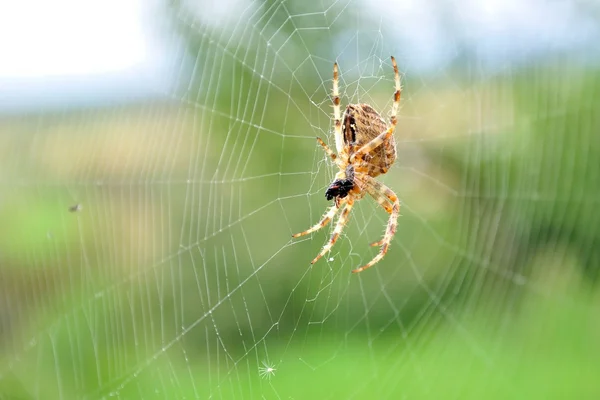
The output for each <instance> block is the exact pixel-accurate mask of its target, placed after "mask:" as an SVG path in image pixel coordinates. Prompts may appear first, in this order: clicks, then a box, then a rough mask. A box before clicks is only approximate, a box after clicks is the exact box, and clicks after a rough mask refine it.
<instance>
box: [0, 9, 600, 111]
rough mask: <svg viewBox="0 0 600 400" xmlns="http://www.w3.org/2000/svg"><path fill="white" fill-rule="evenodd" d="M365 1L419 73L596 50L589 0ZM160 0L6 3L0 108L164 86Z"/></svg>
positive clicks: (222, 12) (0, 26)
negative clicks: (455, 62) (454, 63)
mask: <svg viewBox="0 0 600 400" xmlns="http://www.w3.org/2000/svg"><path fill="white" fill-rule="evenodd" d="M357 1H360V0H357ZM363 1H364V2H365V4H366V10H367V11H368V12H370V13H371V14H372V15H373V16H374V17H375V18H376V19H380V24H381V25H385V26H386V30H388V32H392V33H393V34H394V36H396V35H397V37H398V41H399V43H401V46H402V49H403V51H402V53H403V56H405V58H406V59H408V60H409V61H408V62H409V63H410V65H408V67H410V68H418V69H419V70H421V71H422V70H428V69H429V70H436V69H440V68H443V65H444V64H445V63H447V62H449V61H450V60H452V59H455V58H456V57H457V54H458V53H459V52H462V53H465V54H467V55H472V56H475V57H477V58H479V59H481V60H483V61H484V62H488V63H489V64H490V65H493V63H494V62H495V61H496V60H498V59H499V58H500V59H502V60H504V61H506V60H507V57H509V56H510V57H512V59H513V60H517V61H518V60H522V59H527V58H528V57H529V58H532V57H540V56H541V57H543V56H544V55H546V54H548V53H550V52H557V51H560V52H562V51H582V52H589V53H594V54H595V56H596V57H597V56H598V54H599V50H598V49H599V47H598V45H597V43H598V42H599V41H600V28H599V24H598V20H597V19H596V18H597V15H596V16H594V15H587V14H586V9H585V7H582V4H583V5H584V6H585V5H586V4H591V3H586V2H585V1H584V2H583V3H576V2H567V1H559V2H557V1H545V0H526V1H519V0H486V1H478V0H463V1H447V0H403V1H395V0H363ZM248 2H249V0H222V1H220V2H218V4H219V7H206V2H202V1H200V2H187V3H188V4H195V7H194V8H195V9H196V10H199V11H197V16H198V18H199V19H201V20H202V21H207V22H210V21H213V22H214V21H215V20H219V21H220V20H221V19H222V18H224V17H227V16H231V17H232V18H236V17H237V16H238V14H236V13H231V12H230V10H229V9H240V7H244V3H248ZM198 4H201V5H202V6H201V7H198ZM157 5H158V1H156V2H148V1H144V0H100V1H99V0H95V1H94V0H53V1H46V0H19V1H4V2H0V50H1V52H0V54H1V57H2V60H1V62H0V112H2V111H7V110H9V111H10V110H15V109H23V108H25V109H27V108H32V107H33V108H39V107H42V108H51V107H53V106H58V107H60V108H63V107H64V106H65V105H66V104H71V105H74V104H79V105H81V104H85V103H89V102H91V103H98V102H110V101H122V100H124V98H129V99H131V98H135V97H145V96H149V95H151V94H152V93H159V92H161V89H162V88H164V87H166V86H167V85H168V84H169V82H167V80H168V79H169V77H170V76H172V75H173V74H171V73H170V70H169V68H168V65H173V63H172V61H171V64H170V63H169V60H173V59H174V57H175V55H174V53H173V52H174V51H175V50H176V49H173V47H175V48H176V47H177V46H173V45H171V46H167V45H165V43H164V40H161V37H160V36H159V34H158V32H157V29H156V27H157V26H159V25H160V23H161V21H156V19H157V17H159V18H160V16H161V15H162V14H161V12H156V10H157V9H156V6H157ZM153 7H154V8H153ZM190 9H191V12H192V13H194V9H193V8H191V6H190ZM382 10H385V12H382ZM153 11H154V12H153ZM161 11H162V13H164V9H163V10H161ZM210 12H213V13H214V14H215V15H211V14H210ZM163 16H164V15H163ZM162 22H164V21H162ZM449 31H450V32H452V34H451V35H449V34H448V32H449ZM407 55H410V56H409V57H407Z"/></svg>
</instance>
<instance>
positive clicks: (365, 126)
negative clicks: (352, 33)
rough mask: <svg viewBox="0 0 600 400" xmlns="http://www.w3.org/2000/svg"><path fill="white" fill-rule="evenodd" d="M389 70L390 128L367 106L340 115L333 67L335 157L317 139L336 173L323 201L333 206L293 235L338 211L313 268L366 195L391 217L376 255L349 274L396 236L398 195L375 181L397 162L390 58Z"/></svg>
mask: <svg viewBox="0 0 600 400" xmlns="http://www.w3.org/2000/svg"><path fill="white" fill-rule="evenodd" d="M392 66H393V67H394V83H395V89H396V90H395V92H394V103H393V105H392V112H391V116H390V124H389V126H388V125H387V124H386V122H385V120H384V119H383V118H382V117H381V115H379V113H378V112H377V111H375V109H373V107H371V106H370V105H368V104H349V105H348V106H347V107H346V109H345V110H344V114H343V115H340V114H341V110H340V96H339V89H338V65H337V63H335V64H333V114H334V119H335V123H334V132H335V146H336V149H337V154H335V153H334V152H333V151H332V150H331V149H330V148H329V147H328V146H327V145H326V144H325V142H323V140H321V139H320V138H317V141H318V142H319V144H320V145H321V146H322V147H323V150H325V153H327V155H329V156H330V157H331V159H332V160H333V161H334V162H335V164H336V165H337V166H338V168H339V169H340V171H339V172H338V173H337V174H336V176H335V179H334V180H333V182H332V183H331V184H330V185H329V187H328V188H327V190H326V191H325V197H326V198H327V200H334V204H333V206H331V208H329V210H328V211H327V212H326V213H325V215H324V216H323V218H322V219H321V221H320V222H319V223H317V224H316V225H314V226H313V227H311V228H309V229H307V230H306V231H304V232H300V233H297V234H295V235H292V236H293V237H299V236H303V235H307V234H309V233H312V232H314V231H316V230H319V229H321V228H323V227H324V226H325V225H327V224H328V223H329V221H331V219H332V218H333V217H334V215H335V214H336V213H337V212H338V211H339V210H340V209H342V213H341V215H340V218H339V219H338V222H337V224H336V226H335V229H334V230H333V234H332V235H331V238H330V239H329V241H328V242H327V243H326V244H325V246H323V248H322V249H321V252H320V253H319V254H318V255H317V257H315V259H314V260H312V262H311V264H314V263H315V262H317V260H318V259H319V258H321V257H322V256H323V255H324V254H325V253H327V252H328V251H329V250H331V248H332V247H333V245H334V244H335V242H336V241H337V239H338V237H339V236H340V233H341V232H342V229H343V228H344V226H345V225H346V223H347V222H348V217H349V215H350V211H351V210H352V206H353V205H354V202H355V201H357V200H360V199H361V198H362V197H363V196H364V195H365V193H368V194H369V195H371V197H373V198H374V199H375V200H376V201H377V202H378V203H379V205H381V207H383V208H384V209H385V211H387V212H388V213H389V214H390V218H389V220H388V225H387V229H386V231H385V235H384V236H383V239H381V240H380V241H378V242H375V243H373V244H372V245H373V246H381V249H380V250H379V253H378V254H377V255H376V256H375V258H373V259H372V260H371V261H369V262H368V263H367V264H366V265H364V266H362V267H360V268H357V269H355V270H353V271H352V272H360V271H363V270H365V269H367V268H369V267H371V266H373V265H374V264H375V263H377V262H378V261H379V260H381V259H382V258H383V256H384V255H385V253H386V252H387V250H388V247H389V245H390V242H391V240H392V238H393V237H394V234H395V233H396V224H397V220H398V216H399V215H400V202H399V201H398V197H397V196H396V194H395V193H394V192H393V191H392V190H391V189H389V188H388V187H387V186H385V185H383V184H382V183H380V182H378V181H376V180H375V179H374V178H375V177H376V176H378V175H381V174H385V173H386V172H387V171H388V170H389V169H390V167H391V166H392V164H393V163H394V161H395V160H396V141H395V140H394V130H395V128H396V122H397V119H396V114H397V113H398V105H399V104H400V93H401V87H400V74H399V73H398V66H397V65H396V60H395V59H394V57H392Z"/></svg>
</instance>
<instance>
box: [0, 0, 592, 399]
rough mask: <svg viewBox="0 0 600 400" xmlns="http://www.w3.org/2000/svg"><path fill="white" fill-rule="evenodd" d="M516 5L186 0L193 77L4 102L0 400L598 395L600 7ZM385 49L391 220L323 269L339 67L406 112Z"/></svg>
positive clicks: (370, 219)
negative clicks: (394, 208) (41, 103)
mask: <svg viewBox="0 0 600 400" xmlns="http://www.w3.org/2000/svg"><path fill="white" fill-rule="evenodd" d="M490 4H491V5H490ZM495 4H496V3H488V7H487V8H485V7H483V6H480V5H478V4H475V2H463V3H460V4H459V3H452V2H437V1H429V2H418V3H417V2H403V4H402V5H395V4H394V3H392V2H384V1H383V0H370V1H356V0H347V1H335V2H311V1H309V2H299V1H298V2H292V1H263V2H256V1H246V2H244V1H241V0H238V1H233V0H231V1H229V2H222V3H220V4H219V5H218V6H213V7H216V8H212V9H209V8H208V6H207V4H196V3H194V2H191V1H184V2H170V3H168V5H165V7H164V9H161V11H160V12H157V15H156V21H158V24H157V25H160V27H161V29H162V32H163V33H164V37H165V38H166V41H167V42H168V43H169V48H170V49H171V50H172V54H171V60H172V64H171V69H170V71H171V76H170V77H171V81H170V82H172V85H171V86H169V87H168V88H166V89H160V90H157V93H156V96H154V97H153V98H151V99H147V100H145V101H137V102H134V103H129V104H119V105H118V106H108V107H104V108H99V107H87V108H83V109H73V108H65V109H64V110H61V111H60V112H56V111H55V112H43V111H42V112H39V113H34V114H33V115H32V114H27V115H20V114H19V115H12V116H5V117H3V118H2V120H1V121H2V126H3V127H4V128H5V129H6V131H7V132H8V134H7V135H3V137H0V141H2V142H3V143H2V145H0V155H1V160H2V161H1V162H2V168H1V170H0V182H1V184H2V188H3V190H2V195H1V197H0V202H1V204H2V208H1V211H0V212H1V215H0V221H2V226H3V227H4V229H2V231H0V243H1V247H0V248H2V252H1V254H0V262H1V268H2V269H1V270H0V273H1V276H2V279H1V282H2V283H1V285H2V293H3V295H2V296H0V298H1V299H2V300H1V301H2V305H3V307H2V309H3V310H4V312H3V314H2V325H1V326H2V330H1V331H0V333H1V334H2V336H1V337H2V347H3V350H4V351H3V354H4V355H3V357H2V362H1V364H0V365H1V367H2V368H1V369H0V382H2V385H1V386H0V398H11V399H12V398H57V399H70V398H107V397H119V398H160V399H164V398H226V399H230V398H298V399H302V398H311V397H312V398H349V397H355V398H483V397H485V398H549V397H551V396H554V395H557V394H559V395H561V394H564V395H567V394H568V395H571V396H572V397H579V398H594V397H596V396H598V394H600V388H599V387H598V385H597V384H596V383H595V380H596V378H595V377H596V376H597V373H598V368H597V359H598V356H599V355H600V345H599V344H598V342H597V340H596V338H597V337H598V335H599V334H600V326H599V325H598V324H597V322H596V320H595V319H594V318H593V316H595V315H597V313H598V312H599V311H600V298H599V296H598V291H597V289H596V284H597V279H598V265H599V262H600V253H599V251H598V249H600V242H599V234H598V226H600V220H599V217H598V212H597V208H598V205H599V204H600V193H599V191H598V182H600V176H599V170H598V168H597V164H596V160H597V159H598V157H600V140H599V139H598V135H597V132H598V129H599V128H600V120H599V117H598V113H597V109H598V106H599V104H598V96H599V90H600V89H599V88H600V79H599V78H600V74H599V73H598V68H597V61H598V55H599V54H598V52H597V50H593V49H596V47H597V46H596V47H595V44H596V43H597V40H598V37H599V32H598V29H597V20H598V15H599V14H598V13H597V9H595V8H594V7H593V6H591V5H588V4H587V3H585V2H582V3H569V2H563V3H561V4H555V3H549V2H548V3H546V2H543V1H531V2H529V3H521V2H519V3H516V2H515V3H514V4H513V3H512V2H508V3H504V6H501V5H495ZM594 51H595V53H594ZM390 55H394V56H395V57H396V59H397V60H398V62H399V66H400V69H401V71H402V72H403V77H402V79H403V88H404V90H403V94H402V100H401V108H400V112H399V122H398V127H397V130H396V133H395V136H396V139H397V141H398V153H399V157H398V161H397V163H396V165H395V166H394V167H393V168H392V169H391V170H390V171H389V172H388V173H387V174H386V175H384V176H382V177H380V178H378V179H380V180H381V181H383V182H384V183H385V184H386V185H388V186H389V187H391V188H392V189H393V190H394V191H395V192H396V193H397V194H398V196H399V198H400V199H401V204H402V207H401V214H402V215H401V217H400V219H399V224H398V231H397V234H396V236H395V237H394V239H393V241H392V244H391V247H390V250H389V252H388V254H387V255H386V257H385V258H384V259H383V260H382V261H381V262H380V263H378V264H377V265H376V266H374V267H373V268H371V269H369V270H367V271H364V272H362V273H360V274H356V275H353V274H350V270H351V269H354V268H356V267H358V266H360V265H363V264H364V263H366V262H368V261H369V260H370V259H371V258H372V257H373V256H374V255H375V254H376V252H377V249H373V248H370V247H369V246H368V245H369V243H371V242H373V241H376V240H379V239H380V237H381V236H382V235H383V232H384V229H385V225H386V223H387V217H388V214H386V213H385V212H384V211H383V210H382V209H381V208H379V207H378V206H377V204H376V202H374V201H372V199H370V198H368V197H367V198H365V199H364V201H360V202H358V203H357V204H356V206H355V207H354V210H353V212H352V215H351V218H350V222H349V224H348V225H347V226H346V228H345V230H344V233H343V235H342V236H341V238H340V240H339V241H338V243H337V244H336V245H335V246H334V247H333V249H332V251H331V252H330V253H329V254H327V255H326V256H325V257H323V259H321V260H319V262H318V263H316V264H315V265H314V266H312V267H311V266H310V265H309V262H310V260H312V259H313V258H314V256H315V255H316V254H317V253H318V251H319V250H320V249H321V246H322V245H323V244H324V243H325V242H326V240H327V238H328V235H329V233H330V231H331V229H332V228H331V227H327V228H326V229H323V230H321V231H318V232H316V233H314V234H312V235H309V236H306V237H303V238H301V239H296V240H292V239H291V234H292V233H296V232H300V231H302V230H304V229H306V228H308V227H309V226H311V225H313V224H314V223H316V222H317V221H318V220H319V218H320V217H321V215H322V214H323V212H324V211H325V209H326V208H327V207H328V206H329V204H328V203H327V202H326V201H325V199H324V196H323V195H324V189H325V188H326V186H327V185H328V184H329V183H330V182H331V180H332V178H333V175H334V174H335V172H336V170H335V166H334V165H332V163H331V161H330V160H329V159H328V158H327V157H326V156H325V155H324V154H323V152H322V149H321V148H320V147H319V146H317V144H316V143H315V136H319V137H322V138H323V139H324V140H325V141H326V142H328V143H329V145H330V146H331V147H332V148H335V143H334V142H333V137H332V121H331V115H332V107H331V98H330V91H331V85H332V80H331V76H332V64H333V62H334V61H337V62H338V63H339V65H340V91H341V98H342V106H344V105H345V104H348V103H356V102H364V103H368V104H370V105H372V106H373V107H374V108H375V109H376V110H379V111H380V112H381V113H382V115H383V116H384V117H386V116H388V115H389V114H388V113H389V110H390V109H391V105H392V94H393V71H392V67H391V64H390V61H389V56H390ZM69 211H71V212H69Z"/></svg>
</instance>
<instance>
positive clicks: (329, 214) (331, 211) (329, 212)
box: [292, 204, 339, 238]
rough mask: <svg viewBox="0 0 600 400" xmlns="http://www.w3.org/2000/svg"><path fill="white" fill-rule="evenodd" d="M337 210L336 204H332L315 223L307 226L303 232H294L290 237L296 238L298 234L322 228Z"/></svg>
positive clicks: (305, 233) (302, 234)
mask: <svg viewBox="0 0 600 400" xmlns="http://www.w3.org/2000/svg"><path fill="white" fill-rule="evenodd" d="M338 210H339V208H338V206H337V205H336V204H334V205H333V206H331V207H330V208H329V210H327V212H326V213H325V215H323V218H321V220H320V221H319V222H317V223H316V224H315V225H313V226H312V227H310V228H308V229H307V230H305V231H304V232H300V233H294V234H293V235H292V237H293V238H297V237H300V236H304V235H308V234H309V233H313V232H314V231H318V230H319V229H321V228H324V227H325V226H326V225H327V224H328V223H329V221H331V219H332V218H333V216H334V215H335V214H336V213H337V212H338Z"/></svg>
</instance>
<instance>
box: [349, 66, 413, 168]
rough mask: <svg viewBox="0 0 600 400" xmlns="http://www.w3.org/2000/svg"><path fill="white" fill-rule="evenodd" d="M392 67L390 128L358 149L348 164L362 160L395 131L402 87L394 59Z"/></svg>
mask: <svg viewBox="0 0 600 400" xmlns="http://www.w3.org/2000/svg"><path fill="white" fill-rule="evenodd" d="M392 66H393V67H394V82H395V88H396V91H395V92H394V103H393V104H392V112H391V115H390V127H389V128H388V129H387V130H386V131H384V132H381V134H379V135H378V136H377V137H375V138H373V140H371V141H370V142H369V143H365V145H364V146H363V147H361V148H360V149H358V150H357V151H356V152H354V154H352V156H351V157H350V163H354V162H355V160H356V158H357V157H359V158H362V157H364V156H365V155H366V154H369V153H371V152H372V151H373V150H375V149H376V148H377V147H379V146H381V144H382V143H383V142H385V141H386V140H388V139H389V138H390V137H391V136H392V135H393V134H394V131H395V130H396V123H397V122H398V118H397V117H396V115H397V114H398V107H399V104H400V95H401V94H402V86H401V85H400V73H399V72H398V64H396V59H395V58H394V57H392Z"/></svg>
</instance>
